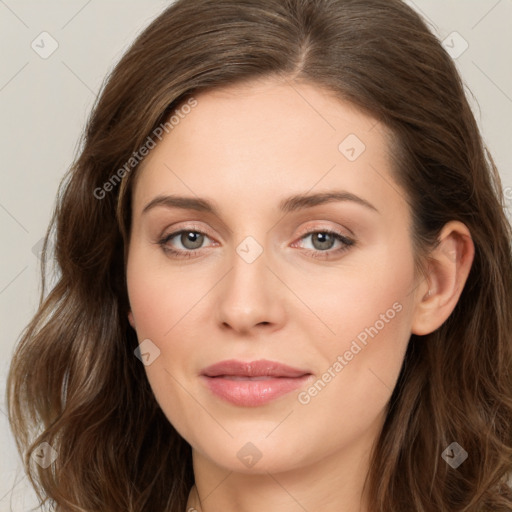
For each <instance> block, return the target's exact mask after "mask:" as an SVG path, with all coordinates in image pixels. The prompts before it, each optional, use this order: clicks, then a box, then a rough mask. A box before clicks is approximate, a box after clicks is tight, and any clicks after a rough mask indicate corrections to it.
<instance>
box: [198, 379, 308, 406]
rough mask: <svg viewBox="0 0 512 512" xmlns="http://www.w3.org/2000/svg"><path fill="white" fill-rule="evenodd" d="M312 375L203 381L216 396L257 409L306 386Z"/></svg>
mask: <svg viewBox="0 0 512 512" xmlns="http://www.w3.org/2000/svg"><path fill="white" fill-rule="evenodd" d="M310 377H311V375H303V376H302V377H294V378H288V377H269V378H268V379H265V380H250V379H244V380H234V379H233V378H229V377H207V376H206V375H202V376H201V379H203V381H204V382H205V383H206V385H207V386H208V388H209V389H210V391H212V393H214V394H215V395H217V396H219V397H220V398H223V399H224V400H226V401H228V402H231V403H232V404H235V405H239V406H243V407H257V406H258V405H263V404H266V403H268V402H270V401H272V400H275V399H276V398H279V397H280V396H283V395H286V394H287V393H290V392H292V391H294V390H295V389H297V388H299V387H301V386H302V385H304V383H305V382H307V381H308V380H309V378H310Z"/></svg>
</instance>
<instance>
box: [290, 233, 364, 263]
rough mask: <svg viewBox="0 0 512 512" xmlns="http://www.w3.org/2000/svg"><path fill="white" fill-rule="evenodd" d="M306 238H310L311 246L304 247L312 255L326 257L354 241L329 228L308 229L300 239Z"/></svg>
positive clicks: (339, 251) (345, 247)
mask: <svg viewBox="0 0 512 512" xmlns="http://www.w3.org/2000/svg"><path fill="white" fill-rule="evenodd" d="M308 238H310V239H311V248H308V247H306V249H307V250H308V252H310V253H311V255H312V256H314V257H327V256H330V255H333V254H339V253H341V252H343V251H346V250H347V249H348V248H349V247H350V246H352V245H354V243H355V241H354V240H352V239H351V238H348V237H346V236H345V235H343V234H341V233H338V232H337V231H333V230H330V229H323V230H317V231H309V232H308V233H306V234H305V235H303V236H302V237H301V238H300V240H307V239H308ZM336 244H338V247H337V248H335V249H333V247H335V246H336ZM294 245H295V244H294Z"/></svg>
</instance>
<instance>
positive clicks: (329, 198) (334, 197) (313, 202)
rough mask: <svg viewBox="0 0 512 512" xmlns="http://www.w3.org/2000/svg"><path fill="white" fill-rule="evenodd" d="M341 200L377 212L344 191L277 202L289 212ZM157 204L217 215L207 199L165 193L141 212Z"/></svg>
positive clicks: (366, 202) (357, 197) (363, 201)
mask: <svg viewBox="0 0 512 512" xmlns="http://www.w3.org/2000/svg"><path fill="white" fill-rule="evenodd" d="M337 201H340V202H343V201H350V202H353V203H356V204H359V205H361V206H364V207H365V208H368V209H369V210H373V211H375V212H377V213H378V212H379V210H377V208H375V206H373V205H372V204H371V203H370V202H368V201H366V199H363V198H361V197H359V196H356V195H355V194H352V193H350V192H346V191H333V192H322V193H317V194H298V195H294V196H291V197H288V198H286V199H283V200H282V201H281V202H280V203H279V209H280V210H281V211H282V212H285V213H289V212H293V211H297V210H302V209H305V208H312V207H314V206H318V205H322V204H327V203H332V202H337ZM157 206H163V207H166V208H181V209H184V210H196V211H200V212H207V213H211V214H213V215H215V216H217V217H218V216H219V212H218V210H217V208H216V207H215V206H214V205H213V204H212V203H211V202H210V201H208V200H206V199H201V198H199V197H187V196H177V195H165V196H162V195H160V196H157V197H155V198H154V199H152V200H151V201H150V202H149V203H148V204H147V205H146V206H145V207H144V209H143V210H142V214H144V213H146V212H148V211H149V210H152V209H153V208H156V207H157Z"/></svg>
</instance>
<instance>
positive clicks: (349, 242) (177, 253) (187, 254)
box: [157, 227, 355, 259]
mask: <svg viewBox="0 0 512 512" xmlns="http://www.w3.org/2000/svg"><path fill="white" fill-rule="evenodd" d="M182 233H198V234H200V235H204V236H206V237H208V234H207V233H205V232H204V231H201V230H199V229H196V228H194V227H190V228H187V229H180V230H179V231H174V232H173V233H169V234H168V235H165V236H163V237H162V238H161V239H160V240H158V242H157V244H158V245H160V247H161V248H162V250H163V251H164V252H165V253H166V254H170V255H172V256H173V257H176V258H191V257H193V256H195V255H196V254H197V253H198V252H199V251H200V250H201V249H190V250H186V251H183V250H181V249H179V250H178V249H171V248H169V247H168V246H167V245H166V244H167V243H168V242H169V240H172V239H173V238H175V237H176V236H178V235H181V234H182ZM317 233H323V234H329V235H332V236H334V237H335V239H336V240H338V241H339V242H341V243H342V244H343V245H342V246H341V247H339V248H338V249H334V250H333V249H327V250H325V251H320V250H314V249H305V250H306V252H307V253H309V254H310V255H311V256H312V257H314V258H323V259H325V258H326V257H329V256H331V255H335V254H341V253H343V252H345V251H347V250H348V249H349V247H351V246H353V245H354V244H355V240H353V239H351V238H348V237H346V236H345V235H342V234H341V233H339V232H337V231H334V230H331V229H316V230H312V231H308V232H307V233H304V234H303V235H302V236H301V237H300V238H299V240H303V239H304V238H307V237H308V236H310V235H314V234H317Z"/></svg>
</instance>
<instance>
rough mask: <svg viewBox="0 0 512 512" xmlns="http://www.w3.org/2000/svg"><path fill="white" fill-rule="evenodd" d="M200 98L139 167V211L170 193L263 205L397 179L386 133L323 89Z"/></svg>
mask: <svg viewBox="0 0 512 512" xmlns="http://www.w3.org/2000/svg"><path fill="white" fill-rule="evenodd" d="M194 98H195V100H196V102H197V104H196V106H195V107H194V108H192V109H187V111H186V112H187V113H186V114H183V113H182V115H181V116H180V121H179V123H177V124H176V125H175V126H174V127H173V129H172V130H171V131H170V132H169V133H168V134H166V135H165V136H164V137H163V140H162V141H161V142H160V143H158V145H157V146H156V148H155V149H153V150H152V151H151V152H150V154H149V155H148V156H147V157H146V159H145V160H144V161H143V162H142V164H141V166H140V167H139V169H138V171H137V175H138V179H137V183H136V194H135V195H136V203H137V206H138V208H141V202H142V201H144V200H149V199H151V196H154V195H155V194H158V193H162V192H165V191H167V192H169V191H170V190H178V191H179V192H186V193H188V194H189V195H190V194H191V193H192V194H197V195H201V196H204V195H208V194H209V193H210V192H213V189H215V192H216V194H218V193H220V192H221V193H222V194H224V195H225V196H226V197H231V198H232V199H234V198H239V199H240V198H241V195H242V196H244V192H245V196H246V199H248V198H254V197H259V198H260V199H262V198H265V197H269V191H272V193H278V192H279V191H283V192H284V189H286V191H287V192H297V193H300V192H304V191H306V190H309V189H311V188H312V187H315V186H316V185H315V184H317V185H318V186H319V187H320V188H329V187H338V186H339V185H340V184H343V185H346V186H347V187H353V188H355V189H359V192H360V191H361V190H362V189H364V188H368V187H369V186H370V185H371V184H372V183H373V186H375V183H377V186H381V187H382V184H383V183H382V181H383V180H384V181H386V180H387V179H391V178H390V176H389V171H390V159H389V156H390V155H388V132H387V130H386V129H385V127H384V126H383V125H382V124H381V123H378V122H377V121H376V120H375V119H373V118H372V117H370V116H368V115H366V114H364V113H362V112H361V111H360V110H358V109H357V108H356V107H354V106H353V105H351V104H350V103H347V102H345V101H342V100H340V99H338V98H336V97H334V95H333V94H332V93H330V92H329V91H327V90H325V89H322V88H321V87H318V86H315V85H311V84H298V83H291V82H283V81H276V80H267V81H258V82H254V83H246V84H242V85H232V86H229V87H223V88H218V89H213V90H209V91H204V92H202V93H200V94H198V95H196V96H194ZM379 182H380V183H379ZM353 191H354V192H355V190H353ZM281 195H283V194H281ZM286 195H288V194H286ZM137 198H138V199H137Z"/></svg>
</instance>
